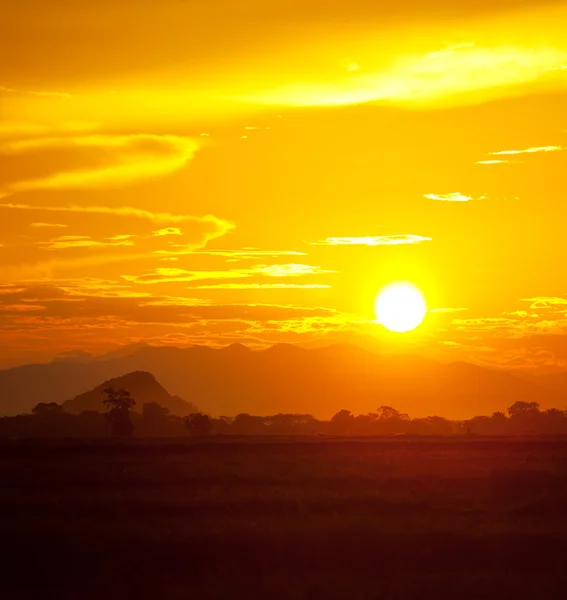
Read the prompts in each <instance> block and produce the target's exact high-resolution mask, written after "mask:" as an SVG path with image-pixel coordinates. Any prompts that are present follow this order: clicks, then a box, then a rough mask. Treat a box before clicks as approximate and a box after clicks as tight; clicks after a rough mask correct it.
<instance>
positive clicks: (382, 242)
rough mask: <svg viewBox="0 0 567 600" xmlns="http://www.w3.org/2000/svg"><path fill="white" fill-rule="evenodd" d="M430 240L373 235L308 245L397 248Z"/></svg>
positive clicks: (333, 239)
mask: <svg viewBox="0 0 567 600" xmlns="http://www.w3.org/2000/svg"><path fill="white" fill-rule="evenodd" d="M432 239H433V238H430V237H424V236H421V235H413V234H403V235H375V236H364V237H328V238H325V239H324V240H319V241H317V242H310V244H311V245H312V246H399V245H404V244H420V243H422V242H430V241H432Z"/></svg>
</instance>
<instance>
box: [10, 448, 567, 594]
mask: <svg viewBox="0 0 567 600" xmlns="http://www.w3.org/2000/svg"><path fill="white" fill-rule="evenodd" d="M0 485H1V487H2V490H1V496H0V544H1V547H2V560H1V563H0V569H1V570H2V572H1V573H0V597H1V598H7V599H12V598H42V599H43V598H60V599H83V598H84V599H88V600H90V599H97V600H98V599H102V600H114V599H115V598H116V599H130V598H133V599H134V598H140V599H145V598H148V599H152V600H158V599H162V598H165V599H177V598H197V599H199V598H205V599H206V598H215V599H217V598H227V599H240V598H246V599H248V598H250V599H252V598H272V599H275V600H277V599H280V598H286V599H288V598H289V599H292V598H293V599H300V598H323V599H330V600H331V599H336V598H345V599H347V598H348V599H358V598H400V599H405V598H436V599H441V598H451V599H453V598H454V599H457V598H479V599H480V598H498V599H499V600H502V599H504V598H555V597H557V598H560V597H567V596H566V594H567V441H565V440H563V441H562V440H552V439H548V440H541V439H540V440H533V439H532V440H529V439H524V440H511V439H484V440H483V439H480V438H479V439H463V438H461V439H459V440H456V439H453V440H450V439H445V440H444V439H427V440H409V439H405V440H404V439H381V440H380V439H378V440H365V439H363V440H361V439H359V440H334V439H333V440H328V439H323V440H316V439H314V440H301V439H300V440H276V441H274V440H269V441H266V440H258V439H249V440H244V439H242V440H230V439H228V440H227V439H222V440H218V441H215V440H211V441H205V442H197V441H185V440H183V441H179V442H175V441H174V442H172V441H163V442H154V441H147V442H146V441H143V440H134V441H132V442H129V443H124V444H121V443H115V442H110V441H97V442H93V441H85V442H76V441H69V442H64V441H63V442H61V441H59V442H56V441H52V442H47V441H46V442H11V443H6V442H4V443H2V444H1V445H0Z"/></svg>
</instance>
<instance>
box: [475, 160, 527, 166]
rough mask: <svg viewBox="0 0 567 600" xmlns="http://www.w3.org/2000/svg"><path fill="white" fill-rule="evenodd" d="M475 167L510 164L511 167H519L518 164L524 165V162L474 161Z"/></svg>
mask: <svg viewBox="0 0 567 600" xmlns="http://www.w3.org/2000/svg"><path fill="white" fill-rule="evenodd" d="M476 164H477V165H504V164H511V165H520V164H524V161H521V160H496V159H495V160H477V161H476Z"/></svg>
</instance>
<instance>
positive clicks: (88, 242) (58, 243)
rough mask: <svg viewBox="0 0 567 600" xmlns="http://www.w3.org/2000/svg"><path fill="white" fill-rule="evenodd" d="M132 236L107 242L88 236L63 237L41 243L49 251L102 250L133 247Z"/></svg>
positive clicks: (117, 237)
mask: <svg viewBox="0 0 567 600" xmlns="http://www.w3.org/2000/svg"><path fill="white" fill-rule="evenodd" d="M130 237H131V236H121V235H119V236H115V237H114V238H107V239H106V240H102V241H101V240H93V239H92V238H90V237H89V236H86V235H62V236H59V237H56V238H53V239H52V240H49V241H47V242H40V244H41V246H42V247H43V248H45V249H47V250H64V249H66V248H100V247H116V246H133V245H134V242H133V241H132V240H130V239H129V238H130Z"/></svg>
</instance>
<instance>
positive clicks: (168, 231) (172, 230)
mask: <svg viewBox="0 0 567 600" xmlns="http://www.w3.org/2000/svg"><path fill="white" fill-rule="evenodd" d="M152 235H153V236H154V237H159V236H164V235H183V233H182V231H181V229H179V227H165V228H164V229H158V230H157V231H152Z"/></svg>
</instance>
